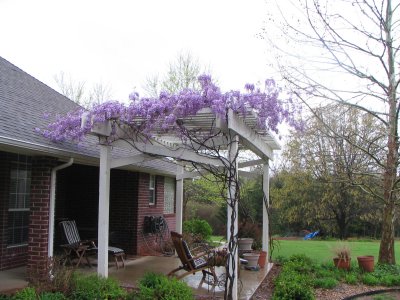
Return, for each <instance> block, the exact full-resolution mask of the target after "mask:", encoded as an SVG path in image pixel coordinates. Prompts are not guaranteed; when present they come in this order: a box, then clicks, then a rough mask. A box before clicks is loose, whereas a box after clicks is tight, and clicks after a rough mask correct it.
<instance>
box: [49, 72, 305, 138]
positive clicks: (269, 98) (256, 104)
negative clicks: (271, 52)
mask: <svg viewBox="0 0 400 300" xmlns="http://www.w3.org/2000/svg"><path fill="white" fill-rule="evenodd" d="M198 80H199V82H200V86H201V90H200V91H196V90H191V89H184V90H182V91H180V92H179V93H176V94H169V93H167V92H161V93H160V95H159V97H156V98H140V97H139V94H138V93H136V92H133V93H131V94H130V95H129V99H130V100H131V102H130V103H129V105H125V104H122V103H119V102H116V101H110V102H106V103H103V104H100V105H97V106H94V107H93V108H92V109H90V110H89V111H84V110H77V111H75V112H71V113H69V114H67V115H65V116H58V117H57V119H56V121H55V122H54V123H52V124H50V125H49V126H48V128H46V129H45V130H41V132H42V134H43V135H44V136H46V137H47V138H49V139H51V140H53V141H63V140H65V139H74V140H81V139H82V138H83V137H84V136H85V134H87V133H89V132H90V130H91V128H92V127H93V126H96V124H99V123H103V122H105V121H113V122H115V123H118V124H119V125H121V124H124V125H126V126H129V127H130V128H132V129H133V130H134V131H135V132H137V133H139V134H143V135H144V136H151V135H152V134H153V131H155V130H162V131H164V132H166V131H175V132H176V133H177V135H178V136H180V135H181V132H179V130H181V129H180V128H181V127H180V126H178V124H177V123H178V122H177V121H178V120H181V119H184V118H186V117H189V116H194V115H196V113H197V112H198V111H200V110H201V109H204V108H210V109H211V110H212V112H213V113H214V114H215V115H216V116H219V117H221V118H226V115H227V111H228V109H232V110H233V111H234V112H236V113H237V114H239V115H241V116H242V117H244V118H246V116H247V114H248V112H249V110H253V111H254V112H255V113H256V115H257V118H258V126H259V128H260V129H269V130H272V131H274V132H278V128H277V127H278V124H280V123H282V122H286V123H287V124H289V125H290V126H293V127H295V128H300V127H301V125H300V123H299V122H298V121H297V119H298V116H299V115H300V110H299V107H297V106H296V105H295V103H294V101H293V95H290V97H288V99H280V98H279V96H280V90H279V88H278V87H277V85H276V83H275V81H274V80H272V79H268V80H266V81H265V90H264V91H261V90H260V89H259V88H257V89H255V86H254V84H249V83H247V84H246V85H245V89H246V92H245V93H241V92H240V91H234V90H232V91H229V92H225V93H223V92H221V90H220V88H219V87H217V86H216V85H215V84H214V83H213V81H212V79H211V77H210V76H209V75H201V76H200V77H199V78H198ZM83 115H85V120H86V122H85V123H84V124H83V126H81V120H82V117H83ZM114 126H115V125H114ZM113 128H114V130H113V133H115V132H116V131H115V127H113Z"/></svg>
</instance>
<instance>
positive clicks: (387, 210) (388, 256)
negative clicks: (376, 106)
mask: <svg viewBox="0 0 400 300" xmlns="http://www.w3.org/2000/svg"><path fill="white" fill-rule="evenodd" d="M392 15H393V11H392V5H391V0H388V1H387V6H386V20H385V27H384V30H385V33H386V40H385V42H386V46H387V51H388V66H389V70H388V71H389V72H388V75H389V76H388V77H389V87H388V88H389V89H388V104H389V112H388V113H389V120H388V133H389V135H388V144H387V149H388V153H387V157H386V168H385V173H384V174H383V198H384V208H383V220H382V239H381V244H380V248H379V263H386V264H395V263H396V259H395V254H394V221H395V199H396V192H395V190H396V186H395V185H396V180H397V173H396V171H397V163H398V159H399V157H398V156H399V155H398V149H399V144H398V137H397V126H398V115H397V99H396V98H397V97H396V87H397V84H396V80H395V78H396V77H395V76H396V71H395V56H394V49H393V44H392V43H393V38H392Z"/></svg>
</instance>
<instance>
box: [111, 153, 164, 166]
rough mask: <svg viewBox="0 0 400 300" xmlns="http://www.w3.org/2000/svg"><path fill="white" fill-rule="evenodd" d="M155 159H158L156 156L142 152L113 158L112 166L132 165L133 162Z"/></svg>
mask: <svg viewBox="0 0 400 300" xmlns="http://www.w3.org/2000/svg"><path fill="white" fill-rule="evenodd" d="M153 159H156V157H154V156H150V155H146V154H142V153H140V154H136V155H134V156H130V157H123V158H116V159H113V160H112V162H111V168H112V169H113V168H118V167H123V166H127V165H131V164H137V163H142V162H145V161H149V160H153Z"/></svg>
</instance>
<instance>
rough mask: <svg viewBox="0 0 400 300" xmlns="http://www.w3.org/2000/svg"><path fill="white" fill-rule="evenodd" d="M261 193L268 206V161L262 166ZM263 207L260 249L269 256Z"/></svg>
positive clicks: (267, 230) (266, 223)
mask: <svg viewBox="0 0 400 300" xmlns="http://www.w3.org/2000/svg"><path fill="white" fill-rule="evenodd" d="M263 171H264V172H263V192H264V196H265V201H266V204H267V205H268V206H269V164H268V160H267V161H265V163H264V166H263ZM262 207H263V230H262V249H263V250H264V251H267V255H269V254H270V253H269V243H268V241H269V227H268V213H267V207H266V206H265V203H264V202H263V204H262Z"/></svg>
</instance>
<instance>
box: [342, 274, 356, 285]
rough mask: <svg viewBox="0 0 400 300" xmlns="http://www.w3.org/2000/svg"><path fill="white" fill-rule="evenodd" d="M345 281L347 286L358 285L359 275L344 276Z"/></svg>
mask: <svg viewBox="0 0 400 300" xmlns="http://www.w3.org/2000/svg"><path fill="white" fill-rule="evenodd" d="M344 281H345V282H346V283H347V284H352V285H354V284H357V283H358V278H357V275H355V274H353V273H350V274H346V275H345V276H344Z"/></svg>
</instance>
